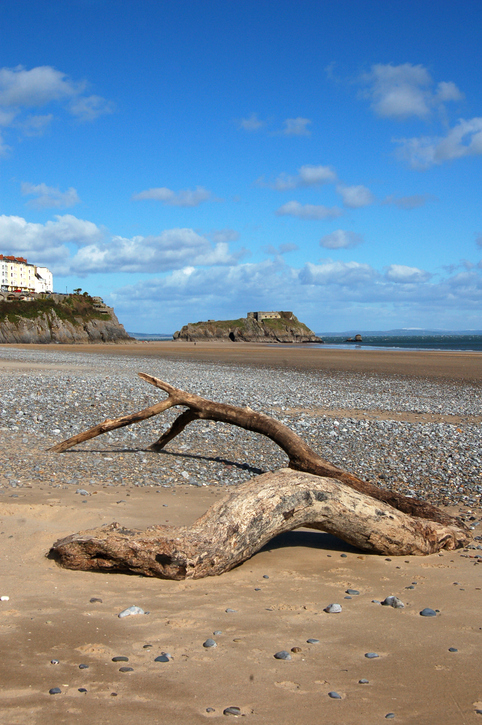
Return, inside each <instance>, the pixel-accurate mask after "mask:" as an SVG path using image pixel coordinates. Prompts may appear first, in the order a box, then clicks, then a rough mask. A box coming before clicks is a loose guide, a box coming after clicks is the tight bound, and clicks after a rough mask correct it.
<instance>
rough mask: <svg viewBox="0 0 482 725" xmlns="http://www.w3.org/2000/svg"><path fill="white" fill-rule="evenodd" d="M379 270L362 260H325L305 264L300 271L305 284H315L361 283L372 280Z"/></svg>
mask: <svg viewBox="0 0 482 725" xmlns="http://www.w3.org/2000/svg"><path fill="white" fill-rule="evenodd" d="M377 277H378V272H377V271H376V270H375V269H373V267H370V265H369V264H361V263H360V262H334V261H333V260H332V259H327V260H324V261H323V262H322V263H321V264H311V262H308V264H305V266H304V267H303V269H302V270H301V272H300V280H301V282H302V283H303V284H314V285H353V284H356V285H359V284H361V283H363V284H365V283H368V282H372V281H373V280H374V279H376V278H377Z"/></svg>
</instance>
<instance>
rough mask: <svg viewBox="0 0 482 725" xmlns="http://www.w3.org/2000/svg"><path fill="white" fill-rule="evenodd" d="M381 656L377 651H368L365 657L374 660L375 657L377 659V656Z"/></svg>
mask: <svg viewBox="0 0 482 725" xmlns="http://www.w3.org/2000/svg"><path fill="white" fill-rule="evenodd" d="M379 656H380V655H377V653H376V652H367V653H366V654H365V657H366V658H367V659H368V660H374V659H376V658H377V657H379Z"/></svg>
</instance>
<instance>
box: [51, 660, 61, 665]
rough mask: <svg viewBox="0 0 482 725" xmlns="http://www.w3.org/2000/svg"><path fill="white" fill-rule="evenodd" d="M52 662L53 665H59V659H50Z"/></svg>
mask: <svg viewBox="0 0 482 725" xmlns="http://www.w3.org/2000/svg"><path fill="white" fill-rule="evenodd" d="M50 664H51V665H58V664H59V661H58V660H50Z"/></svg>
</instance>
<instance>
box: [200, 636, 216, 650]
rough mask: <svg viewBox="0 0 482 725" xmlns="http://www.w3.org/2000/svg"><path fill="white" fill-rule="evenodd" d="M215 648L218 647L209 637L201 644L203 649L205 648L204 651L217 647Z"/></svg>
mask: <svg viewBox="0 0 482 725" xmlns="http://www.w3.org/2000/svg"><path fill="white" fill-rule="evenodd" d="M217 646H218V645H217V644H216V642H215V641H214V640H213V639H211V638H210V637H209V638H208V639H207V640H206V641H205V642H203V647H206V649H207V648H209V647H217Z"/></svg>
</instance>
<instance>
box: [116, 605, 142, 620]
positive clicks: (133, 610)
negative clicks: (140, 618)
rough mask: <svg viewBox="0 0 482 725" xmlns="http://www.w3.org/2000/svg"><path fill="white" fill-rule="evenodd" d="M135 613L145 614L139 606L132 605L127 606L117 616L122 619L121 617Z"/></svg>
mask: <svg viewBox="0 0 482 725" xmlns="http://www.w3.org/2000/svg"><path fill="white" fill-rule="evenodd" d="M135 614H145V612H144V610H143V609H141V608H140V607H136V606H134V605H133V606H132V607H127V609H124V610H123V611H122V612H120V614H118V615H117V616H118V617H119V618H120V619H122V617H130V616H132V615H135Z"/></svg>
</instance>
